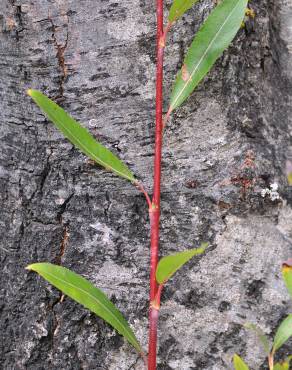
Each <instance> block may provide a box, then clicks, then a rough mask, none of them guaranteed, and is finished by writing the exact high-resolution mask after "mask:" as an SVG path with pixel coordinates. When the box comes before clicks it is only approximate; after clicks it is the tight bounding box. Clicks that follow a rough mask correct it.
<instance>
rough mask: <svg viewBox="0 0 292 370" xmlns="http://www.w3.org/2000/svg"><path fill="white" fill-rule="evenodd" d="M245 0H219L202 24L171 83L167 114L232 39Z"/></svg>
mask: <svg viewBox="0 0 292 370" xmlns="http://www.w3.org/2000/svg"><path fill="white" fill-rule="evenodd" d="M247 1H248V0H222V1H221V2H220V4H219V5H217V6H216V8H215V9H214V10H213V11H212V12H211V14H210V15H209V17H208V18H207V20H206V21H205V23H204V24H203V25H202V26H201V28H200V30H199V31H198V33H197V35H196V36H195V38H194V41H193V42H192V44H191V46H190V48H189V50H188V52H187V55H186V57H185V60H184V62H183V68H182V70H181V71H180V72H179V73H178V75H177V77H176V80H175V83H174V85H173V89H172V93H171V97H170V107H169V110H168V116H169V114H170V113H171V112H172V111H173V110H174V109H176V108H178V107H179V106H180V105H181V104H182V103H183V102H184V101H185V100H186V99H187V98H188V97H189V96H190V94H191V93H192V92H193V91H194V89H195V88H196V87H197V85H198V84H199V82H200V81H201V80H202V79H203V78H204V77H205V76H206V74H207V73H208V72H209V70H210V69H211V67H212V66H213V64H214V63H215V62H216V60H217V59H218V58H219V57H220V56H221V55H222V53H223V51H224V50H225V49H226V48H227V47H228V46H229V44H230V43H231V42H232V40H233V39H234V37H235V35H236V33H237V31H238V30H239V28H240V26H241V23H242V20H243V18H244V15H245V10H246V6H247ZM178 3H184V1H180V2H178ZM186 3H188V1H187V2H186ZM174 4H175V3H174ZM173 6H174V5H173ZM186 71H187V73H186ZM186 76H188V78H186Z"/></svg>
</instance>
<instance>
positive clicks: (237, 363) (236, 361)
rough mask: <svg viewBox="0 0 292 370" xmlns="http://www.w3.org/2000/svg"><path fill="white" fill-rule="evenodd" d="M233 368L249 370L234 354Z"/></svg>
mask: <svg viewBox="0 0 292 370" xmlns="http://www.w3.org/2000/svg"><path fill="white" fill-rule="evenodd" d="M233 366H234V369H235V370H249V367H248V366H247V364H246V363H245V362H244V361H243V360H242V359H241V357H239V356H238V355H236V354H235V355H234V356H233Z"/></svg>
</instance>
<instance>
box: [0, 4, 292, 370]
mask: <svg viewBox="0 0 292 370" xmlns="http://www.w3.org/2000/svg"><path fill="white" fill-rule="evenodd" d="M167 5H168V6H169V5H170V1H168V3H167ZM211 6H212V1H211V0H205V1H202V2H200V3H199V4H198V5H197V6H196V7H195V8H194V9H192V11H190V12H189V13H188V15H186V16H185V17H184V18H183V19H182V20H181V21H179V22H178V24H177V25H176V26H175V29H174V30H173V32H172V33H171V35H170V39H169V45H170V46H169V47H168V49H167V53H166V63H165V72H166V78H167V80H168V81H167V83H166V84H165V94H166V96H168V95H169V89H170V86H171V82H172V80H173V78H174V75H175V73H176V71H177V69H178V67H179V66H180V65H181V62H182V58H183V54H184V52H185V50H186V47H187V45H189V43H190V41H191V39H192V36H193V34H194V31H196V30H197V28H198V26H199V24H200V23H201V21H202V19H203V18H204V17H206V15H207V14H208V12H209V10H210V9H211ZM250 6H251V8H253V9H254V11H255V13H256V17H255V18H254V19H252V18H250V19H249V20H247V22H246V25H245V28H244V29H242V30H241V31H240V32H239V34H238V36H237V38H236V40H235V41H234V43H233V45H232V46H231V47H230V48H229V50H228V51H227V52H225V53H224V56H223V57H222V58H221V59H220V60H219V62H218V63H217V64H216V66H215V68H214V69H213V70H212V72H211V73H210V74H209V76H208V77H207V78H206V79H205V81H204V83H203V84H201V85H200V87H199V88H198V89H197V90H196V92H195V93H194V94H193V96H192V97H191V98H190V99H189V100H188V102H187V103H186V104H185V105H184V107H183V108H181V109H179V110H178V111H177V113H176V114H175V115H174V117H173V118H172V120H171V122H170V125H169V127H168V128H167V132H166V135H165V140H164V141H165V148H164V160H163V189H162V232H161V235H162V243H161V255H166V254H168V253H170V252H174V251H177V250H182V249H185V248H188V247H189V248H190V247H195V246H197V245H199V243H200V242H201V241H208V242H209V243H210V247H209V249H208V251H207V253H206V254H205V256H203V257H201V258H200V259H197V260H193V261H191V262H190V263H189V265H188V266H187V267H185V268H184V269H183V270H182V271H180V272H179V273H178V274H177V275H176V276H175V278H174V279H173V281H172V282H171V283H169V284H168V285H167V287H166V289H165V291H164V294H163V306H162V309H161V319H160V324H159V335H160V343H159V369H164V370H168V369H183V370H187V369H220V370H221V369H222V370H223V369H226V368H227V367H228V364H230V359H231V356H232V355H233V354H234V353H235V352H237V353H239V354H241V355H242V356H243V357H244V358H245V359H246V361H247V362H248V363H249V364H250V366H251V368H252V369H265V368H266V365H265V359H264V355H263V352H262V350H261V348H260V345H259V344H258V343H257V341H256V339H255V337H254V335H253V334H252V333H247V332H246V330H245V329H244V328H243V327H242V324H243V323H245V322H246V321H251V322H254V323H257V324H259V325H260V326H261V327H262V329H263V330H265V331H266V333H267V334H269V335H270V336H271V337H272V334H273V333H274V331H275V329H276V327H277V325H278V324H279V322H280V321H281V319H283V318H284V317H285V315H286V314H287V313H288V311H289V308H290V310H291V303H289V298H288V294H287V292H286V290H285V287H284V284H283V282H282V280H281V275H280V265H281V262H282V261H283V260H284V259H286V258H288V257H289V256H290V257H291V254H292V226H291V225H292V208H291V207H292V192H291V187H290V188H289V187H288V184H287V177H286V169H285V168H286V164H287V161H288V165H289V161H291V160H292V143H291V138H292V122H291V118H290V117H291V91H292V90H291V87H292V72H291V70H292V68H291V67H292V55H291V45H292V33H291V25H292V23H291V16H292V8H291V3H290V1H289V0H257V1H251V3H250ZM154 71H155V9H154V2H153V1H146V0H139V1H138V0H82V1H81V0H80V1H77V0H76V1H73V0H62V1H61V0H38V1H32V0H23V1H17V0H10V1H9V0H0V97H1V100H0V101H1V103H0V104H1V111H0V123H1V131H0V135H1V142H0V160H1V162H0V184H1V186H0V200H1V211H0V232H1V234H0V235H1V236H0V238H1V240H0V257H1V259H0V263H1V265H0V271H1V272H0V273H1V286H0V297H1V298H0V315H1V316H0V333H1V334H0V335H1V339H0V367H1V369H5V370H10V369H11V370H12V369H13V370H14V369H30V370H33V369H37V370H40V369H54V370H57V369H66V370H67V369H68V370H69V369H90V370H92V369H103V370H104V369H110V370H116V369H123V370H124V369H141V368H142V363H141V361H140V360H139V359H138V356H137V354H136V353H135V352H134V351H133V350H132V349H131V348H130V347H129V346H128V345H127V344H126V343H125V342H124V341H123V340H122V339H121V338H120V337H119V336H118V335H117V334H116V333H115V332H114V331H113V330H112V329H111V328H110V327H108V326H107V325H106V324H104V323H103V322H102V321H101V320H99V319H98V318H96V317H94V316H93V315H92V314H90V313H89V312H88V311H86V310H85V309H83V308H82V307H81V306H79V305H77V304H75V303H73V302H72V301H71V300H70V299H68V298H65V299H64V300H61V299H60V298H61V297H60V294H59V292H58V291H56V290H55V289H53V288H52V287H50V286H49V285H48V284H47V283H46V282H44V281H43V280H41V279H40V278H38V277H37V276H36V275H35V274H32V273H27V272H26V271H25V270H24V267H25V266H26V265H27V264H29V263H32V262H36V261H51V262H55V263H60V264H62V265H64V266H67V267H70V268H72V269H73V270H75V271H76V272H78V273H81V274H83V275H84V276H86V277H87V278H89V279H90V280H91V281H92V282H94V283H96V285H97V286H99V287H102V288H103V289H104V290H105V291H106V292H107V293H108V295H109V296H110V297H111V298H112V299H113V300H114V301H115V302H116V303H117V305H118V306H119V308H120V309H121V311H122V312H123V313H124V314H125V316H126V317H127V318H128V319H129V321H130V323H131V325H132V327H133V328H134V330H135V331H136V333H137V336H138V338H139V339H140V340H141V341H142V343H143V345H144V347H145V348H146V342H147V311H148V308H147V305H148V302H147V300H148V275H149V268H148V263H149V226H148V215H147V207H146V203H145V200H144V198H143V196H142V195H141V194H140V193H139V192H138V191H137V190H136V189H135V188H133V187H132V186H131V184H128V183H127V182H126V181H124V180H122V179H118V178H116V177H115V176H114V175H113V174H111V173H109V172H106V171H104V170H102V169H101V168H99V167H97V166H94V165H92V164H91V163H89V162H88V161H87V160H86V158H85V157H84V156H83V155H82V154H80V152H79V151H77V150H75V149H74V148H72V145H70V143H68V142H67V141H66V140H64V139H63V138H62V136H61V135H60V134H59V133H58V132H57V131H56V130H55V128H54V127H53V126H52V124H50V123H48V122H47V121H46V120H45V118H44V117H43V115H41V114H40V112H39V110H38V109H37V108H36V107H35V106H34V105H33V104H32V102H31V100H30V99H29V98H28V97H26V95H25V89H26V88H28V87H33V88H37V89H40V90H41V91H43V92H45V93H46V94H48V95H49V96H50V97H53V98H55V99H56V100H57V101H58V102H59V103H60V104H62V106H63V107H65V108H66V109H67V110H68V111H69V112H70V113H71V114H72V115H73V116H74V117H75V118H77V119H78V120H80V121H81V122H83V123H84V125H85V126H86V127H88V128H89V129H90V130H91V132H92V133H93V134H94V135H96V137H98V138H99V139H100V140H101V141H102V142H103V143H104V144H105V145H107V147H108V148H110V149H112V150H113V151H114V152H116V153H117V154H118V155H119V156H120V157H121V158H122V159H123V160H125V161H126V162H127V163H128V164H129V165H130V167H131V168H132V169H133V171H134V172H135V173H136V174H137V175H138V176H139V177H140V178H141V179H142V180H143V181H144V183H145V184H146V187H147V188H148V189H149V190H150V189H151V186H152V185H151V184H152V180H151V174H152V162H153V156H152V155H153V134H154V82H155V81H154ZM165 109H167V104H166V105H165ZM272 182H277V183H278V184H279V192H280V195H281V200H279V201H274V202H272V201H271V200H269V199H268V198H265V199H264V198H262V197H261V194H260V191H261V189H262V188H266V187H267V186H269V184H271V183H272ZM150 191H151V190H150ZM288 349H289V343H288V344H287V345H286V346H285V347H283V350H282V355H285V354H287V353H288ZM290 350H291V341H290Z"/></svg>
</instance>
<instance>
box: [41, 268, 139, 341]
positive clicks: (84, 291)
mask: <svg viewBox="0 0 292 370" xmlns="http://www.w3.org/2000/svg"><path fill="white" fill-rule="evenodd" d="M44 274H46V275H49V276H51V277H53V278H54V279H57V280H59V281H60V282H62V283H64V284H67V285H69V286H71V287H72V288H74V289H77V290H79V291H80V292H83V293H85V294H86V295H87V296H88V297H90V298H92V299H93V300H94V301H96V302H97V303H98V304H99V305H100V306H102V307H103V308H104V309H105V311H107V312H108V313H109V314H110V316H111V317H112V318H113V319H114V321H116V322H118V323H119V324H120V325H121V326H122V327H123V328H124V329H125V330H126V332H127V333H128V334H129V336H130V337H131V338H132V340H133V341H134V343H137V340H136V338H135V337H133V334H132V333H131V332H129V330H128V329H127V327H125V326H124V324H123V323H122V322H121V321H120V320H119V319H118V318H117V317H116V316H115V315H114V314H113V313H112V312H111V311H110V310H109V309H108V308H107V307H106V306H105V305H104V304H103V303H102V302H100V301H99V300H98V299H97V298H96V297H94V296H93V295H91V294H90V293H88V292H87V291H86V290H84V289H82V288H79V287H77V286H76V285H73V284H71V283H69V282H67V281H66V280H63V279H61V278H59V277H56V276H55V275H54V274H52V273H50V272H44ZM138 347H139V348H140V346H138Z"/></svg>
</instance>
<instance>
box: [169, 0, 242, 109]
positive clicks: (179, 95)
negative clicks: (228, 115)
mask: <svg viewBox="0 0 292 370" xmlns="http://www.w3.org/2000/svg"><path fill="white" fill-rule="evenodd" d="M240 1H241V0H238V1H237V3H236V5H235V6H234V8H233V10H232V12H230V14H229V15H228V17H227V18H226V20H225V21H224V23H223V24H222V26H221V27H220V28H219V30H218V31H217V33H216V35H215V37H214V38H213V40H212V41H211V42H210V44H209V46H208V47H207V49H206V51H205V52H204V54H203V55H202V57H201V59H200V60H199V62H198V64H197V66H196V68H195V69H194V70H193V72H192V73H191V75H190V77H189V79H188V81H187V82H186V83H185V85H184V87H183V88H182V90H181V91H180V93H179V94H178V95H177V97H176V99H175V100H174V102H173V104H171V108H172V110H173V106H175V104H176V102H177V101H178V99H179V98H180V97H181V95H182V93H183V92H184V90H185V89H186V88H187V86H188V85H189V83H190V81H191V80H192V78H193V75H194V73H195V72H196V71H197V69H198V68H199V66H200V64H201V63H202V61H203V59H204V57H205V56H206V54H207V53H208V51H209V49H210V47H211V46H212V45H213V43H214V41H215V40H216V38H217V37H218V35H219V33H220V32H221V30H222V28H223V27H224V26H225V24H226V23H227V22H228V21H229V18H230V17H231V16H232V14H233V12H234V11H235V9H236V7H237V5H238V4H239V2H240Z"/></svg>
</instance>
